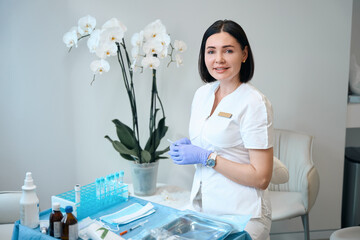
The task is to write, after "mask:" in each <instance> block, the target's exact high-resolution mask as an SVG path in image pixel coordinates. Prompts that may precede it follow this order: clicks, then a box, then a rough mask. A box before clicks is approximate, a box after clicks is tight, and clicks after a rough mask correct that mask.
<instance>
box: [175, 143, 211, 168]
mask: <svg viewBox="0 0 360 240" xmlns="http://www.w3.org/2000/svg"><path fill="white" fill-rule="evenodd" d="M211 153H212V151H208V150H206V149H203V148H201V147H198V146H195V145H193V144H191V143H187V144H186V143H185V144H176V143H173V144H171V145H170V151H169V155H170V156H171V158H172V159H173V162H174V163H176V164H179V165H185V164H198V163H201V164H202V165H204V166H205V165H206V160H207V159H208V157H209V155H210V154H211Z"/></svg>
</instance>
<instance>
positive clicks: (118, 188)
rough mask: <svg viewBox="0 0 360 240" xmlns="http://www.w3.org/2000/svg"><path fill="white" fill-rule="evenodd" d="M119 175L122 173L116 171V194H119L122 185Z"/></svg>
mask: <svg viewBox="0 0 360 240" xmlns="http://www.w3.org/2000/svg"><path fill="white" fill-rule="evenodd" d="M119 177H120V174H119V173H118V172H116V173H115V188H116V195H118V193H119V191H120V185H119V181H120V180H119Z"/></svg>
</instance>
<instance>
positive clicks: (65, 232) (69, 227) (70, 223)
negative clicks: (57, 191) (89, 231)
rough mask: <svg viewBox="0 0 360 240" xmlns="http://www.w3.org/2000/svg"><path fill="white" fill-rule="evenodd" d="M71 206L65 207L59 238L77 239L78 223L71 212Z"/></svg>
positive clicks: (66, 239) (65, 239)
mask: <svg viewBox="0 0 360 240" xmlns="http://www.w3.org/2000/svg"><path fill="white" fill-rule="evenodd" d="M72 211H73V208H72V206H67V207H66V208H65V212H66V214H65V215H64V217H63V219H62V220H61V223H62V234H61V239H63V240H77V239H78V235H79V230H78V223H77V220H76V218H75V216H74V215H73V214H72Z"/></svg>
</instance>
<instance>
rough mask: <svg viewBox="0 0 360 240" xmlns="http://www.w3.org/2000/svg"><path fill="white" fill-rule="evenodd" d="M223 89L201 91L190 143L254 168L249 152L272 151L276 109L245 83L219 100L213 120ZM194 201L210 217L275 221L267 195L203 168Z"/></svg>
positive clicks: (198, 169) (208, 87)
mask: <svg viewBox="0 0 360 240" xmlns="http://www.w3.org/2000/svg"><path fill="white" fill-rule="evenodd" d="M218 86H219V82H213V83H209V84H206V85H204V86H202V87H200V88H199V89H198V90H197V91H196V93H195V96H194V99H193V103H192V108H191V118H190V125H189V136H190V140H191V142H192V144H194V145H196V146H199V147H202V148H205V149H208V150H211V151H216V152H217V153H218V155H219V156H221V157H224V158H226V159H228V160H230V161H233V162H238V163H250V159H249V151H248V149H268V148H271V147H272V146H273V111H272V107H271V104H270V102H269V101H268V99H267V98H266V97H265V96H264V95H263V94H262V93H261V92H260V91H259V90H258V89H256V88H255V87H254V86H253V85H252V84H250V83H242V84H241V85H240V86H239V87H238V88H237V89H236V90H235V91H233V92H232V93H230V94H229V95H227V96H225V97H224V98H223V99H222V100H221V101H220V103H219V104H218V106H217V107H216V109H215V111H214V112H213V114H212V115H211V116H210V117H209V115H210V113H211V110H212V107H213V104H214V99H215V92H216V90H217V88H218ZM221 112H222V113H230V114H231V117H223V116H219V113H220V115H224V114H222V113H221ZM190 198H191V199H190V200H191V204H192V207H193V208H194V209H195V210H198V211H202V212H205V213H209V214H234V215H247V214H251V215H252V218H255V219H256V218H261V217H262V216H264V215H267V216H270V217H271V210H270V209H271V206H270V204H269V203H270V202H269V201H268V199H267V194H264V191H263V190H261V189H257V188H254V187H248V186H244V185H241V184H238V183H236V182H233V181H232V180H230V179H228V178H227V177H225V176H223V175H222V174H220V173H218V172H217V171H215V170H214V169H212V168H208V167H204V166H203V165H201V164H197V165H196V172H195V176H194V181H193V186H192V190H191V196H190ZM199 203H200V204H199ZM270 224H271V221H270ZM250 235H251V234H250Z"/></svg>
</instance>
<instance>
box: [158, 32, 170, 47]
mask: <svg viewBox="0 0 360 240" xmlns="http://www.w3.org/2000/svg"><path fill="white" fill-rule="evenodd" d="M158 40H159V41H160V42H161V45H163V46H164V47H168V46H169V44H170V42H171V38H170V36H169V34H167V33H161V34H159V35H158Z"/></svg>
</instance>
